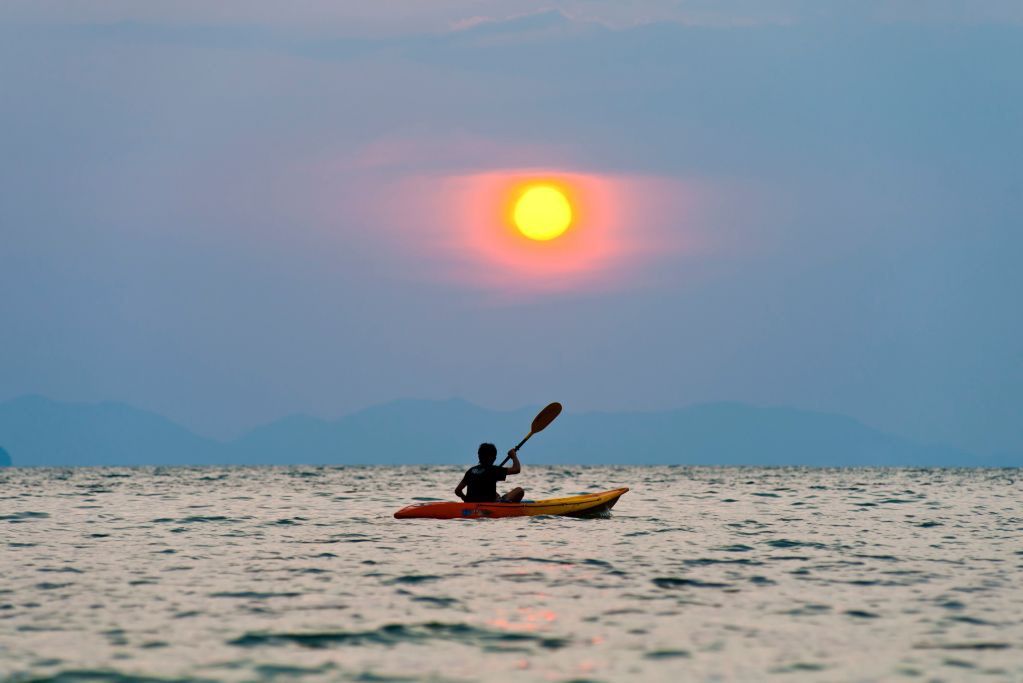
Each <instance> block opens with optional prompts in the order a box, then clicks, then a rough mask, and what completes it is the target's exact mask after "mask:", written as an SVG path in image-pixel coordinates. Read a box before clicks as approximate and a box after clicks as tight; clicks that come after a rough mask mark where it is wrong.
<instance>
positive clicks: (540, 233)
mask: <svg viewBox="0 0 1023 683" xmlns="http://www.w3.org/2000/svg"><path fill="white" fill-rule="evenodd" d="M513 219H514V221H515V227H517V228H518V229H519V232H521V233H522V234H523V235H525V236H526V237H528V238H529V239H531V240H540V241H546V240H552V239H554V238H555V237H558V236H559V235H561V234H562V233H564V232H565V231H566V230H568V227H569V226H570V225H571V224H572V205H571V204H570V203H569V201H568V198H567V197H566V196H565V194H564V193H563V192H562V191H561V190H559V189H558V188H556V187H551V186H550V185H533V186H531V187H529V188H528V189H526V191H525V192H523V193H522V196H521V197H519V199H518V201H517V202H515V211H514V214H513Z"/></svg>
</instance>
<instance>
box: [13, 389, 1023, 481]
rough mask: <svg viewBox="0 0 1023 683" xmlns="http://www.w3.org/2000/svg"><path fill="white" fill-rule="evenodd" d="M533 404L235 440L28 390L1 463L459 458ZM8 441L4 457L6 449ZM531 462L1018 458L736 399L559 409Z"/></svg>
mask: <svg viewBox="0 0 1023 683" xmlns="http://www.w3.org/2000/svg"><path fill="white" fill-rule="evenodd" d="M536 410H537V409H536V408H532V407H529V408H522V409H519V410H515V411H507V412H501V411H492V410H486V409H484V408H480V407H478V406H475V405H472V404H471V403H467V402H465V401H461V400H447V401H425V400H400V401H394V402H391V403H386V404H383V405H379V406H375V407H373V408H369V409H366V410H363V411H361V412H358V413H354V414H352V415H347V416H345V417H341V418H338V419H336V420H322V419H318V418H313V417H309V416H305V415H296V416H292V417H286V418H283V419H280V420H277V421H276V422H272V423H270V424H268V425H264V426H262V427H259V428H256V429H254V430H252V431H251V432H249V433H247V434H245V435H244V436H242V437H241V438H239V439H237V440H234V441H229V442H221V441H216V440H213V439H207V438H204V437H201V436H198V435H196V434H193V433H192V432H190V431H188V430H187V429H185V428H184V427H182V426H180V425H178V424H175V423H174V422H171V421H170V420H168V419H166V418H163V417H161V416H159V415H155V414H153V413H150V412H146V411H144V410H139V409H137V408H133V407H131V406H128V405H124V404H121V403H98V404H82V403H64V402H58V401H52V400H49V399H46V398H43V397H39V396H24V397H21V398H17V399H14V400H11V401H7V402H4V403H0V465H4V464H9V463H8V462H6V461H7V460H10V461H13V464H14V465H15V466H31V467H43V466H45V467H76V466H86V465H217V464H238V465H241V464H245V465H268V464H280V465H291V464H308V465H356V464H359V465H396V464H442V463H451V464H465V463H469V462H473V461H474V460H475V454H476V447H477V445H478V444H479V443H480V442H481V441H493V442H495V443H496V444H497V445H498V447H499V448H500V449H501V451H502V453H503V452H504V451H505V450H507V449H508V448H509V447H510V446H512V445H514V444H515V443H516V442H517V441H518V440H519V439H520V438H521V437H522V436H523V435H524V434H525V432H527V431H528V430H529V424H530V422H531V420H532V418H533V416H534V415H535V413H536ZM4 449H6V452H7V454H9V458H5V457H4ZM523 456H524V459H525V461H526V462H530V463H536V464H636V465H686V464H699V465H805V466H826V467H831V466H919V467H976V466H981V467H1015V466H1019V465H1021V464H1023V457H1014V456H1008V455H1006V456H986V457H984V456H978V455H975V454H971V453H968V452H965V451H962V450H957V449H954V448H947V447H943V446H935V445H928V444H921V443H917V442H913V441H910V440H907V439H904V438H901V437H897V436H893V435H890V434H885V433H882V432H879V431H876V430H874V429H871V428H869V427H867V426H865V425H863V424H861V423H859V422H857V421H856V420H853V419H851V418H849V417H843V416H840V415H831V414H826V413H817V412H810V411H804V410H795V409H791V408H776V407H771V408H765V407H758V406H752V405H747V404H742V403H707V404H700V405H694V406H690V407H687V408H682V409H679V410H672V411H665V412H649V413H625V412H622V413H571V412H568V413H565V414H563V415H562V416H561V417H559V418H558V420H557V421H556V422H555V423H554V424H553V425H551V427H549V428H548V429H547V430H546V431H545V432H544V433H543V434H542V435H540V436H537V437H536V438H534V439H533V440H532V441H530V443H529V445H528V446H527V447H526V448H525V449H524V450H523Z"/></svg>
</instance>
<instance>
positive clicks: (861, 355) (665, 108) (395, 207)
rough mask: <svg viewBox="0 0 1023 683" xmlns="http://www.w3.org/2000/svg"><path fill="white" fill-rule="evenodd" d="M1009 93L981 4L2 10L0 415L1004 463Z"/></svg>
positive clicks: (1021, 182) (1017, 403) (1012, 280)
mask: <svg viewBox="0 0 1023 683" xmlns="http://www.w3.org/2000/svg"><path fill="white" fill-rule="evenodd" d="M1021 65H1023V5H1021V4H1020V3H1019V2H1016V1H1013V2H976V1H972V2H949V1H941V0H938V1H935V2H929V3H919V2H871V1H867V2H826V1H824V0H815V1H811V0H802V1H788V2H785V1H783V2H774V3H768V2H762V1H761V0H757V1H753V0H747V1H745V2H743V1H738V2H709V1H703V2H684V1H679V2H656V1H651V2H642V1H635V2H620V1H616V2H610V1H608V2H603V1H599V0H595V1H585V0H578V1H576V2H563V3H558V2H542V3H537V2H518V1H512V2H479V1H476V2H473V1H469V0H465V1H451V2H431V3H426V2H421V1H420V0H415V1H412V0H407V1H405V2H387V3H354V2H351V3H336V2H328V1H327V0H302V1H300V2H292V3H280V2H276V1H275V2H269V1H266V2H263V1H259V0H256V1H252V0H245V1H244V2H243V1H241V0H238V1H235V2H219V3H210V2H208V1H206V0H203V1H202V2H198V1H196V2H191V1H179V2H147V3H138V2H135V1H134V0H133V1H128V0H123V1H119V2H104V1H102V0H95V1H93V2H89V3H81V2H75V1H71V0H66V1H63V2H47V1H40V0H32V1H31V2H29V1H20V0H7V1H6V2H4V3H2V4H0V84H2V86H0V152H2V153H0V400H2V399H6V398H10V397H13V396H17V395H20V394H23V393H41V394H44V395H47V396H50V397H53V398H60V399H69V400H87V401H97V400H119V401H126V402H129V403H132V404H135V405H138V406H141V407H145V408H148V409H151V410H155V411H157V412H160V413H162V414H165V415H167V416H168V417H171V418H173V419H176V420H179V421H181V422H182V423H183V424H185V425H187V426H189V427H191V428H193V429H195V430H196V431H198V432H200V433H204V434H212V435H217V436H231V435H234V434H237V433H239V432H240V431H241V430H243V429H245V428H247V427H251V426H253V425H255V424H258V423H261V422H264V421H267V420H270V419H273V418H276V417H278V416H280V415H283V414H287V413H293V412H308V413H312V414H316V415H322V416H335V415H339V414H342V413H345V412H349V411H352V410H356V409H359V408H362V407H365V406H367V405H370V404H373V403H378V402H381V401H385V400H389V399H392V398H397V397H430V398H445V397H450V396H460V397H464V398H466V399H469V400H471V401H474V402H477V403H479V404H481V405H485V406H490V407H516V406H519V405H523V404H540V403H544V402H546V401H549V400H554V399H558V400H561V401H563V402H564V403H565V404H566V406H567V407H568V408H569V409H570V410H577V411H579V410H593V409H613V410H626V409H655V408H672V407H678V406H682V405H685V404H688V403H692V402H700V401H709V400H723V399H727V400H741V401H750V402H755V403H760V404H780V405H791V406H796V407H801V408H808V409H816V410H824V411H833V412H840V413H845V414H848V415H851V416H853V417H856V418H858V419H861V420H862V421H864V422H866V423H867V424H869V425H872V426H875V427H878V428H881V429H885V430H888V431H891V432H894V433H897V434H902V435H906V436H910V437H914V438H918V439H923V440H927V441H932V442H937V443H944V444H949V445H956V446H961V447H964V448H968V449H972V450H976V451H982V452H988V451H1015V452H1023V427H1021V425H1023V420H1021V419H1020V415H1021V414H1023V314H1021V311H1023V305H1021V304H1020V302H1019V298H1020V295H1021V293H1023V269H1021V266H1020V260H1021V256H1023V68H1021ZM536 173H539V174H547V175H557V176H559V177H565V178H569V179H570V180H571V182H572V184H573V187H574V188H575V189H577V190H578V191H579V192H580V193H581V195H582V196H583V199H582V200H580V206H581V210H583V211H585V212H588V215H587V222H586V223H585V225H584V224H583V223H580V226H579V231H578V233H577V234H576V235H575V237H573V239H575V240H576V241H575V242H562V243H561V244H560V246H558V247H552V248H557V249H561V250H562V251H561V252H559V254H558V255H552V254H553V253H541V252H539V251H536V250H535V249H533V246H523V245H515V244H508V245H505V244H504V243H502V242H500V241H495V239H496V238H494V239H492V236H489V235H490V233H488V232H487V230H488V229H489V226H488V225H486V219H485V216H486V215H488V214H487V212H488V211H491V206H492V205H494V204H495V202H497V201H498V200H497V199H495V197H497V195H498V194H499V193H500V191H501V187H503V184H504V185H506V184H507V182H510V181H511V179H515V178H519V177H524V176H529V175H530V174H536ZM583 227H587V228H588V230H585V231H584V230H583V229H582V228H583ZM530 249H533V250H532V251H530Z"/></svg>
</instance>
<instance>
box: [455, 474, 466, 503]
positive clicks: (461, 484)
mask: <svg viewBox="0 0 1023 683" xmlns="http://www.w3.org/2000/svg"><path fill="white" fill-rule="evenodd" d="M466 478H467V475H462V481H460V482H458V486H456V487H455V495H456V496H458V497H459V498H461V499H462V500H465V493H464V492H463V491H462V489H464V488H465V484H466V481H465V480H466Z"/></svg>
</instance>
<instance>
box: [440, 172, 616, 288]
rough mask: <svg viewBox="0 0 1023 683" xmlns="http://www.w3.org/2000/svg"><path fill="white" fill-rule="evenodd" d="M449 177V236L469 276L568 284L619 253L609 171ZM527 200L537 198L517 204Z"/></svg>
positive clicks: (504, 284)
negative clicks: (454, 205) (453, 208)
mask: <svg viewBox="0 0 1023 683" xmlns="http://www.w3.org/2000/svg"><path fill="white" fill-rule="evenodd" d="M451 181H453V182H454V183H455V185H453V186H449V187H448V192H450V193H451V194H450V195H449V196H458V197H460V198H461V201H460V210H459V211H458V214H457V215H456V216H453V218H454V221H453V224H451V227H452V228H454V229H455V234H453V235H452V237H453V238H454V239H455V241H456V243H457V244H458V246H459V250H460V251H463V253H464V254H466V255H467V256H470V259H469V260H468V261H467V264H468V267H470V268H471V270H473V271H475V272H476V274H475V275H470V277H472V278H473V279H476V280H483V281H489V282H491V283H492V284H494V285H495V286H499V287H501V288H509V287H511V288H521V287H525V288H532V287H548V286H555V285H556V284H557V283H561V284H562V285H565V286H568V285H569V284H571V283H572V282H577V281H579V280H580V279H588V278H591V277H597V276H599V274H600V272H601V270H602V268H603V267H605V266H608V265H611V264H613V263H615V262H617V261H619V260H620V258H621V257H623V256H625V254H624V251H626V249H625V245H624V243H623V240H622V234H621V233H622V227H623V226H622V225H621V221H619V220H618V217H617V211H616V207H617V205H618V204H619V203H620V197H619V194H620V192H619V188H618V187H617V183H615V181H614V180H613V179H611V178H608V177H605V176H599V175H594V174H583V173H573V172H557V171H530V170H521V171H519V170H514V171H490V172H484V173H477V174H472V175H468V176H460V177H457V178H452V179H451ZM448 192H445V194H448ZM537 194H539V197H537V196H536V195H537ZM532 200H539V201H538V203H537V205H534V206H533V207H528V206H523V202H524V201H526V202H528V201H532Z"/></svg>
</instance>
